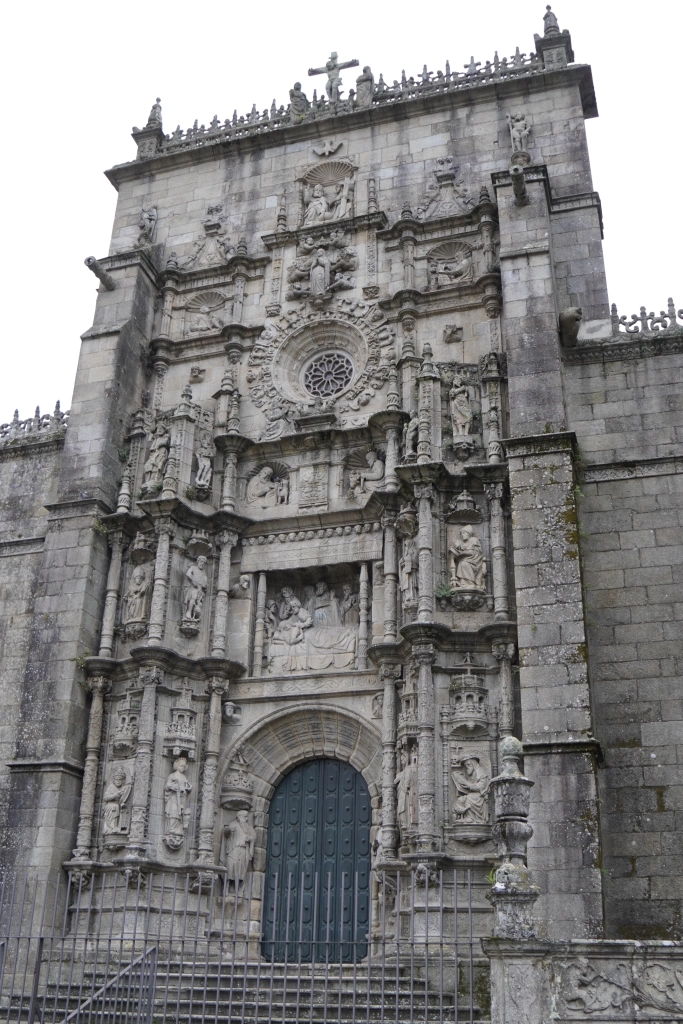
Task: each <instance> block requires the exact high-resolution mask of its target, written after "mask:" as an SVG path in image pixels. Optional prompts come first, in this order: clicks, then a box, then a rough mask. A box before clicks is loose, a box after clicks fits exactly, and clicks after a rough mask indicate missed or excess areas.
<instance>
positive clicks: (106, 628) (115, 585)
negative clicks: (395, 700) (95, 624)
mask: <svg viewBox="0 0 683 1024" xmlns="http://www.w3.org/2000/svg"><path fill="white" fill-rule="evenodd" d="M109 546H110V547H111V561H110V562H109V572H108V573H107V594H106V597H105V599H104V612H103V614H102V632H101V634H100V658H111V655H112V650H113V647H114V625H115V623H116V605H117V602H118V596H119V583H120V582H121V555H122V553H123V536H122V534H121V532H120V531H119V530H117V532H116V533H111V534H110V535H109Z"/></svg>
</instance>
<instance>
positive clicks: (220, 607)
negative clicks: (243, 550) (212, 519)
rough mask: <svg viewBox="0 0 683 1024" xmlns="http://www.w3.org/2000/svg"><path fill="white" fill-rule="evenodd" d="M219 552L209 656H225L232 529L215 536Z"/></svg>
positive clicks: (232, 539)
mask: <svg viewBox="0 0 683 1024" xmlns="http://www.w3.org/2000/svg"><path fill="white" fill-rule="evenodd" d="M216 540H217V542H218V544H219V545H220V549H221V553H220V555H219V559H218V580H217V583H216V603H215V605H214V612H213V637H212V640H211V657H212V658H224V657H225V637H226V633H227V629H228V591H229V589H230V558H231V555H232V549H233V548H234V546H235V544H236V543H237V534H236V533H235V532H234V531H232V530H222V531H221V532H220V533H219V534H217V536H216Z"/></svg>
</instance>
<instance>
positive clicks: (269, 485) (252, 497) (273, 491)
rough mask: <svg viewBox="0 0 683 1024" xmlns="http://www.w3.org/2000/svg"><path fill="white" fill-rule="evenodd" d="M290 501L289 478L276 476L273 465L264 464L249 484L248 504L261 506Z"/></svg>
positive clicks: (266, 506)
mask: <svg viewBox="0 0 683 1024" xmlns="http://www.w3.org/2000/svg"><path fill="white" fill-rule="evenodd" d="M288 501H289V480H287V479H286V478H281V477H276V476H275V473H274V471H273V468H272V466H263V467H262V468H261V469H260V470H259V471H258V473H257V474H256V475H255V476H253V477H252V478H251V480H250V481H249V483H248V484H247V504H248V505H257V506H258V507H259V508H271V507H272V506H273V505H286V504H287V502H288Z"/></svg>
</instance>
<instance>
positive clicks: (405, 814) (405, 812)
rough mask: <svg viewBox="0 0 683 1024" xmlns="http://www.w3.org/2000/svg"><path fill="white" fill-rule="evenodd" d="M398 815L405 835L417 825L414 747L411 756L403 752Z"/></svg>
mask: <svg viewBox="0 0 683 1024" xmlns="http://www.w3.org/2000/svg"><path fill="white" fill-rule="evenodd" d="M395 785H396V814H397V817H398V824H399V828H400V829H401V833H402V834H404V833H405V830H406V829H409V828H414V827H415V826H416V825H417V821H418V816H417V808H418V803H417V747H416V746H415V747H413V749H412V753H411V754H410V756H408V755H406V754H405V752H403V751H402V752H401V770H400V771H399V772H398V773H397V774H396V781H395Z"/></svg>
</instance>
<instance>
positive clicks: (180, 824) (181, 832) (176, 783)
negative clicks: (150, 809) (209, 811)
mask: <svg viewBox="0 0 683 1024" xmlns="http://www.w3.org/2000/svg"><path fill="white" fill-rule="evenodd" d="M186 770H187V761H186V760H185V758H184V757H179V758H178V759H177V760H176V761H174V762H173V771H172V772H171V774H170V775H169V777H168V778H167V779H166V785H165V786H164V837H163V839H164V843H165V844H166V846H168V848H169V850H179V849H180V847H181V846H182V845H183V842H184V840H185V833H186V832H187V829H188V826H189V824H190V808H189V806H188V802H189V796H190V792H191V791H192V784H191V783H190V782H189V781H188V779H187V776H186V775H185V772H186Z"/></svg>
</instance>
